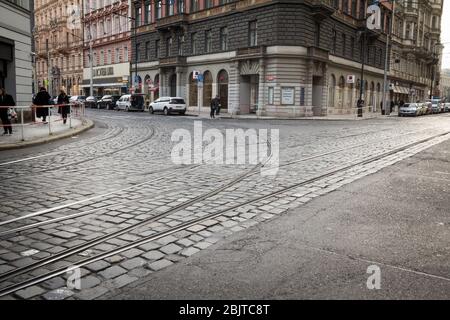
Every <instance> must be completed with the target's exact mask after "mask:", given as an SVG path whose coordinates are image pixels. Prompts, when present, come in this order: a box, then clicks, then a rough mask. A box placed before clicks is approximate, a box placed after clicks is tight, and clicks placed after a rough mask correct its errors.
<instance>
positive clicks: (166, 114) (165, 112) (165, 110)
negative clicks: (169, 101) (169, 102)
mask: <svg viewBox="0 0 450 320" xmlns="http://www.w3.org/2000/svg"><path fill="white" fill-rule="evenodd" d="M169 114H170V110H169V109H167V107H164V115H165V116H168V115H169Z"/></svg>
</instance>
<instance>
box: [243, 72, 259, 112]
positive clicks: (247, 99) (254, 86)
mask: <svg viewBox="0 0 450 320" xmlns="http://www.w3.org/2000/svg"><path fill="white" fill-rule="evenodd" d="M239 93H240V94H239V104H240V112H241V114H248V113H256V111H257V110H258V96H259V75H257V74H252V75H245V76H241V81H240V85H239Z"/></svg>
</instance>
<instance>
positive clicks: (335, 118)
mask: <svg viewBox="0 0 450 320" xmlns="http://www.w3.org/2000/svg"><path fill="white" fill-rule="evenodd" d="M186 116H190V117H199V118H202V119H210V115H209V112H200V114H199V113H198V112H195V111H187V112H186ZM393 117H398V114H397V112H392V113H391V114H390V115H388V116H385V115H381V114H380V113H365V114H363V116H362V117H361V118H359V117H358V116H357V115H356V114H343V115H327V116H312V117H274V116H258V115H256V114H242V115H232V114H230V113H221V114H220V115H219V116H216V118H221V119H248V120H327V121H343V120H356V121H360V120H368V119H386V118H393Z"/></svg>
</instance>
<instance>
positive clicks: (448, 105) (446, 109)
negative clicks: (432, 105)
mask: <svg viewBox="0 0 450 320" xmlns="http://www.w3.org/2000/svg"><path fill="white" fill-rule="evenodd" d="M443 105H444V112H449V111H450V102H445V103H443Z"/></svg>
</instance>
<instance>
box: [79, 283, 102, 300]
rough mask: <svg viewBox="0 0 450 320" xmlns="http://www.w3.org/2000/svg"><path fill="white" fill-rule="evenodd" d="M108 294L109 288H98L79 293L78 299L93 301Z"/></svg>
mask: <svg viewBox="0 0 450 320" xmlns="http://www.w3.org/2000/svg"><path fill="white" fill-rule="evenodd" d="M107 292H108V289H107V288H105V287H102V286H97V287H94V288H90V289H86V290H81V291H80V292H79V293H77V294H76V298H77V299H80V300H93V299H96V298H98V297H100V296H102V295H104V294H105V293H107Z"/></svg>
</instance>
